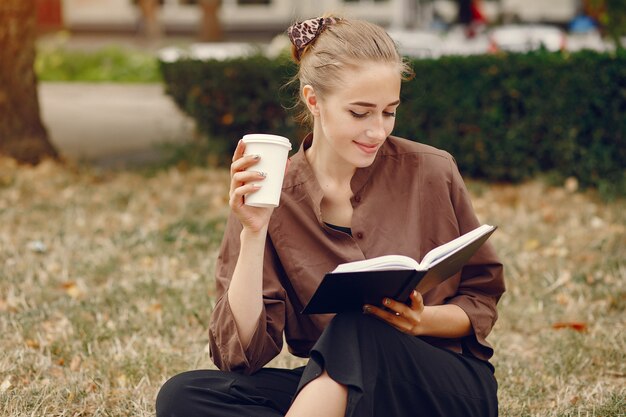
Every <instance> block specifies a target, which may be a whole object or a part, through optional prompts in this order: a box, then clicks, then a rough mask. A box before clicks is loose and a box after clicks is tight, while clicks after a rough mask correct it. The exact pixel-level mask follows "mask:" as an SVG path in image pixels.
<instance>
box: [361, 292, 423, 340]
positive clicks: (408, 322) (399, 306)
mask: <svg viewBox="0 0 626 417" xmlns="http://www.w3.org/2000/svg"><path fill="white" fill-rule="evenodd" d="M383 305H384V306H385V307H386V308H387V309H388V310H385V309H382V308H379V307H376V306H373V305H371V304H366V305H364V306H363V312H364V313H365V314H369V315H372V316H375V317H377V318H379V319H381V320H383V321H386V322H387V323H389V324H391V325H392V326H393V327H395V328H396V329H398V330H400V331H401V332H403V333H407V334H410V335H412V336H418V335H420V334H421V329H422V313H423V312H424V299H423V298H422V294H420V293H419V292H417V291H415V290H413V291H412V292H411V305H410V306H409V305H406V304H404V303H401V302H399V301H395V300H392V299H390V298H384V299H383Z"/></svg>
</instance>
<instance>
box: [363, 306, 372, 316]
mask: <svg viewBox="0 0 626 417" xmlns="http://www.w3.org/2000/svg"><path fill="white" fill-rule="evenodd" d="M370 310H371V309H370V306H363V312H364V313H365V314H369V312H370Z"/></svg>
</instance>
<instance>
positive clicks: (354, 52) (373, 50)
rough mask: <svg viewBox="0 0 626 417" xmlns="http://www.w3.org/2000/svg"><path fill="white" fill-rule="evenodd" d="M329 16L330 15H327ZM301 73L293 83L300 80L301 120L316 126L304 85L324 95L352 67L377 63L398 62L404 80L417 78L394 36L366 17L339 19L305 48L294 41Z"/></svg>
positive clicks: (293, 48)
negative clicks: (399, 49) (392, 37)
mask: <svg viewBox="0 0 626 417" xmlns="http://www.w3.org/2000/svg"><path fill="white" fill-rule="evenodd" d="M325 17H327V16H325ZM291 53H292V58H293V60H294V61H295V62H296V63H297V64H298V73H297V74H296V75H295V76H294V78H293V79H292V80H291V81H290V83H299V89H298V91H299V92H298V103H297V104H296V107H299V109H298V110H299V114H298V116H297V119H298V120H299V121H301V122H303V123H307V124H309V125H312V116H311V114H310V112H309V111H308V108H307V107H306V105H305V103H304V97H303V96H302V88H303V87H304V86H305V85H307V84H308V85H310V86H312V87H313V89H314V90H315V92H316V94H317V95H318V96H319V97H321V98H323V97H324V96H325V95H327V94H329V93H332V91H334V90H335V89H337V88H339V87H340V86H341V84H342V83H343V81H344V80H345V77H347V76H348V75H349V74H348V72H347V71H349V70H350V69H353V70H354V69H359V68H360V67H362V66H363V65H367V64H368V63H372V62H377V63H385V64H391V65H397V68H398V73H399V74H400V76H401V78H402V80H404V81H406V80H410V79H411V78H413V76H414V73H413V70H412V69H411V68H410V67H409V65H408V64H407V62H406V61H405V60H404V59H403V58H402V57H401V56H400V54H399V53H398V49H397V46H396V44H395V42H394V41H393V39H391V37H390V36H389V34H387V32H386V31H385V30H384V29H383V28H382V27H380V26H378V25H375V24H373V23H370V22H367V21H364V20H351V19H343V18H342V19H338V21H337V22H336V23H333V24H330V25H328V26H326V27H325V28H324V30H323V31H322V32H321V33H320V34H319V35H318V36H317V38H316V39H315V40H314V41H313V42H311V43H310V44H309V45H307V46H306V47H304V49H302V50H300V51H298V50H297V48H296V46H295V45H293V44H292V46H291Z"/></svg>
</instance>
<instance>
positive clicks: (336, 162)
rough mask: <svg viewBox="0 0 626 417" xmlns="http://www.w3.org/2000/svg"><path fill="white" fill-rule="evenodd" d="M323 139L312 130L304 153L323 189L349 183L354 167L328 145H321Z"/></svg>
mask: <svg viewBox="0 0 626 417" xmlns="http://www.w3.org/2000/svg"><path fill="white" fill-rule="evenodd" d="M323 141H324V139H323V138H319V136H318V135H316V134H315V130H314V132H313V143H312V144H311V146H310V147H309V148H308V149H307V150H306V151H305V155H306V158H307V160H308V161H309V164H310V165H311V168H313V172H314V173H315V176H316V177H317V180H318V181H319V183H320V186H322V188H323V189H325V190H326V189H328V188H329V187H330V188H336V187H337V186H341V185H346V184H347V185H348V186H349V185H350V181H351V180H352V177H353V176H354V173H355V172H356V167H354V166H352V165H350V164H348V163H347V162H346V160H345V159H343V158H341V156H340V155H338V154H337V153H336V152H335V150H334V149H332V148H331V147H330V146H323V145H324V143H323Z"/></svg>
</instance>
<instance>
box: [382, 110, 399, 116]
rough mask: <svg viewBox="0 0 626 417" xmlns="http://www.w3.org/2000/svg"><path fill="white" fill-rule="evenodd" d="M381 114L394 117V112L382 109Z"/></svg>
mask: <svg viewBox="0 0 626 417" xmlns="http://www.w3.org/2000/svg"><path fill="white" fill-rule="evenodd" d="M383 114H384V115H385V116H387V117H396V112H395V111H394V112H389V111H384V112H383Z"/></svg>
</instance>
